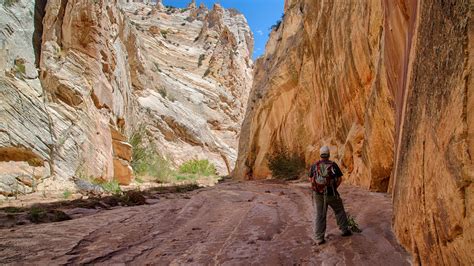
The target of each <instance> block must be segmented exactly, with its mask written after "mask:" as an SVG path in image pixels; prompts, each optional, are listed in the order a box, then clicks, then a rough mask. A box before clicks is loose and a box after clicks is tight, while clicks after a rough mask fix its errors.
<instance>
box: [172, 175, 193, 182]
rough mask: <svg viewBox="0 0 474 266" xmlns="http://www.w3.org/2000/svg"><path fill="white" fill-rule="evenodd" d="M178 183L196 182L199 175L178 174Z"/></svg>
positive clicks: (176, 177) (176, 176)
mask: <svg viewBox="0 0 474 266" xmlns="http://www.w3.org/2000/svg"><path fill="white" fill-rule="evenodd" d="M174 177H175V179H176V181H185V180H196V179H197V175H194V174H184V173H182V174H176V175H175V176H174Z"/></svg>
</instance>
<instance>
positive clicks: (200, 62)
mask: <svg viewBox="0 0 474 266" xmlns="http://www.w3.org/2000/svg"><path fill="white" fill-rule="evenodd" d="M205 58H206V55H204V54H201V55H200V56H199V60H198V67H200V66H202V61H204V59H205Z"/></svg>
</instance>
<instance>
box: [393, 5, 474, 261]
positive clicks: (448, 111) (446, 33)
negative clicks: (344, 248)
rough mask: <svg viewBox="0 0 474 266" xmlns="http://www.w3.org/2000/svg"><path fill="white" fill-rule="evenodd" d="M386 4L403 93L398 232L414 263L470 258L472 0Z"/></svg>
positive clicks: (396, 83)
mask: <svg viewBox="0 0 474 266" xmlns="http://www.w3.org/2000/svg"><path fill="white" fill-rule="evenodd" d="M384 5H385V6H386V10H387V13H386V20H385V28H386V31H385V45H386V49H385V53H384V55H385V58H386V65H387V73H388V75H387V76H388V77H389V81H390V82H389V87H390V89H391V90H392V91H393V93H394V95H395V96H396V99H397V100H396V104H395V106H396V115H397V135H396V141H395V144H396V153H395V156H396V160H395V165H394V171H393V178H392V179H393V180H392V181H391V191H392V193H393V201H394V211H395V212H394V213H395V219H394V229H395V232H396V234H397V236H398V238H399V240H400V242H401V243H402V244H403V245H405V246H406V247H408V248H409V249H410V250H411V251H412V252H413V253H414V254H415V257H414V258H415V262H421V263H423V264H428V265H430V264H446V265H472V264H473V263H474V257H473V255H472V254H473V252H474V215H473V211H474V199H473V196H474V186H473V180H474V165H473V157H472V156H473V155H474V145H473V144H474V134H473V126H474V119H473V114H474V110H473V108H474V100H473V97H472V96H473V93H474V87H473V86H472V51H473V47H472V43H473V29H472V15H471V17H470V13H472V4H471V6H470V5H469V1H444V2H441V1H401V2H400V3H399V4H396V5H395V4H394V2H393V1H385V3H384ZM470 19H471V21H470Z"/></svg>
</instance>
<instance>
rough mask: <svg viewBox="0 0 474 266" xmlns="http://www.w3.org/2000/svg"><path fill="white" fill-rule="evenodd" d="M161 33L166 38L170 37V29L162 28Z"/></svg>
mask: <svg viewBox="0 0 474 266" xmlns="http://www.w3.org/2000/svg"><path fill="white" fill-rule="evenodd" d="M160 33H161V36H163V38H165V39H166V38H168V33H169V31H167V30H160Z"/></svg>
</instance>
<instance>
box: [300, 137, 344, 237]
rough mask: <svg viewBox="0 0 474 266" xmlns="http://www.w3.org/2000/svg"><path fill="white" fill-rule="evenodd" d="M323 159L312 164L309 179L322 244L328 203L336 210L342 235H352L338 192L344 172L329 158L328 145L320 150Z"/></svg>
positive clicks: (316, 228)
mask: <svg viewBox="0 0 474 266" xmlns="http://www.w3.org/2000/svg"><path fill="white" fill-rule="evenodd" d="M319 154H320V156H321V160H319V161H317V162H316V163H314V164H313V165H311V169H310V173H309V179H310V182H311V189H312V194H313V206H314V207H315V211H316V215H315V216H316V217H315V219H314V235H315V241H316V244H318V245H322V244H324V243H325V242H326V241H325V239H324V234H325V232H326V214H327V209H328V205H329V206H331V208H332V209H333V210H334V213H335V215H336V221H337V225H338V226H339V229H340V230H341V231H342V236H350V235H352V232H351V230H350V229H349V228H348V221H347V216H346V212H345V211H344V205H343V204H342V199H341V197H340V195H339V193H338V192H337V187H338V186H339V185H340V184H341V181H342V172H341V169H339V166H338V165H337V164H336V163H335V162H333V161H330V160H329V156H330V152H329V147H328V146H322V147H321V149H320V150H319Z"/></svg>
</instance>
